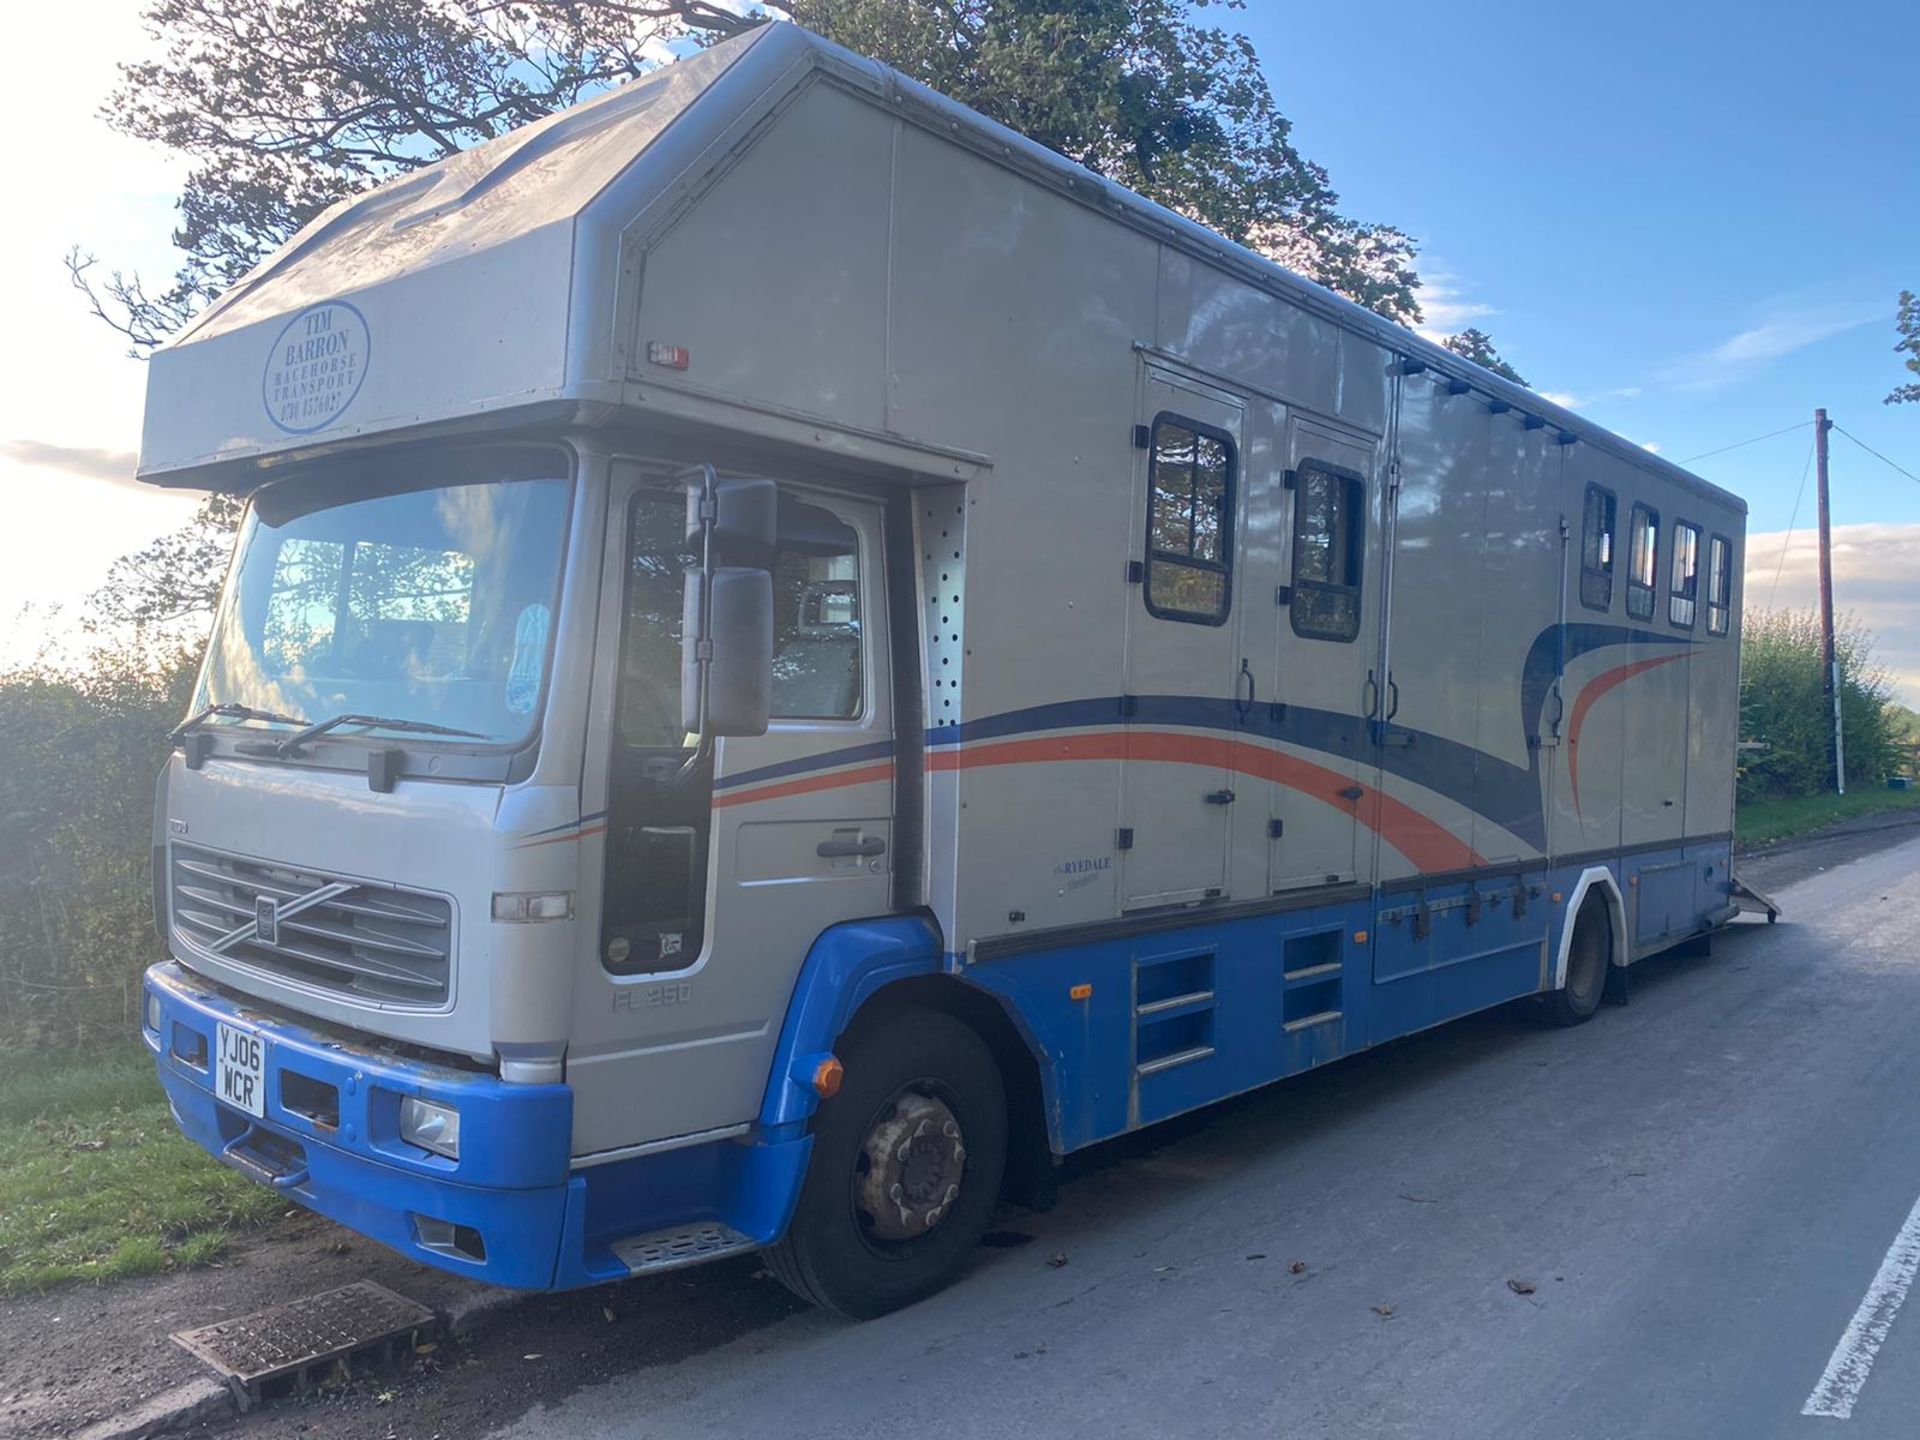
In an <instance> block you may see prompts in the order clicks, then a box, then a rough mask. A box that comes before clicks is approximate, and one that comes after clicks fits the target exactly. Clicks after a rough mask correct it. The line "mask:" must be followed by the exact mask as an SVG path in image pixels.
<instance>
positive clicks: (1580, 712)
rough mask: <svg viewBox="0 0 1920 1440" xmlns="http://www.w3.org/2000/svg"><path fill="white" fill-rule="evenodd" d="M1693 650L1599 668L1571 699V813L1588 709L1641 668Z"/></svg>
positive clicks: (1576, 796) (1577, 796)
mask: <svg viewBox="0 0 1920 1440" xmlns="http://www.w3.org/2000/svg"><path fill="white" fill-rule="evenodd" d="M1692 653H1693V652H1692V651H1691V650H1682V651H1681V652H1680V653H1679V654H1677V655H1656V656H1654V658H1653V659H1651V660H1636V661H1634V662H1633V663H1632V664H1631V665H1619V666H1616V667H1614V668H1613V669H1611V670H1605V671H1602V672H1601V673H1600V674H1599V675H1597V676H1595V677H1594V678H1593V679H1591V680H1589V681H1588V682H1587V685H1586V688H1585V689H1584V690H1582V691H1581V692H1580V698H1579V699H1578V700H1576V701H1574V702H1573V718H1572V719H1571V720H1569V721H1568V722H1567V779H1568V781H1569V782H1570V784H1571V785H1572V788H1573V813H1574V814H1576V815H1578V814H1579V813H1580V727H1581V726H1582V725H1584V724H1586V723H1587V712H1588V711H1589V710H1591V709H1593V707H1594V703H1595V702H1596V701H1598V700H1599V699H1600V698H1601V697H1602V696H1604V695H1606V694H1607V692H1608V691H1610V690H1615V689H1618V688H1619V687H1620V686H1622V685H1624V684H1626V683H1627V681H1629V680H1631V679H1632V678H1633V677H1634V676H1636V675H1638V674H1639V673H1640V672H1641V671H1643V670H1652V669H1654V668H1655V667H1657V666H1660V665H1671V664H1672V663H1673V662H1674V661H1676V660H1685V659H1686V658H1687V657H1688V656H1690V655H1691V654H1692Z"/></svg>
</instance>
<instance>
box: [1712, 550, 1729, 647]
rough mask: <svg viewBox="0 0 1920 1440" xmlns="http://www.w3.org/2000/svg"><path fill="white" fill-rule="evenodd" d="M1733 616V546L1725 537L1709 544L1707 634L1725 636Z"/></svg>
mask: <svg viewBox="0 0 1920 1440" xmlns="http://www.w3.org/2000/svg"><path fill="white" fill-rule="evenodd" d="M1732 615H1733V545H1732V543H1731V542H1730V541H1729V540H1728V539H1727V537H1726V536H1724V535H1716V536H1714V537H1713V539H1712V540H1711V541H1709V542H1708V544H1707V633H1708V634H1709V635H1724V634H1726V633H1727V628H1728V625H1729V623H1730V621H1731V619H1732Z"/></svg>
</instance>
